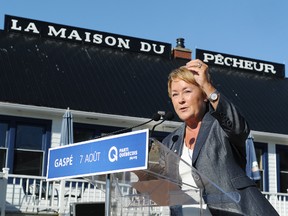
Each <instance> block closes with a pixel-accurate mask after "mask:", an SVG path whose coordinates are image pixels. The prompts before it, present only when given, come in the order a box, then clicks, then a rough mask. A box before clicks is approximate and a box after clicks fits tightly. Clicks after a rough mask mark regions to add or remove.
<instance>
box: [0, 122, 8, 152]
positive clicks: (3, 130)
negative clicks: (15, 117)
mask: <svg viewBox="0 0 288 216" xmlns="http://www.w3.org/2000/svg"><path fill="white" fill-rule="evenodd" d="M7 131H8V124H6V123H0V147H6V140H7Z"/></svg>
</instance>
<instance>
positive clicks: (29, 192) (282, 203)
mask: <svg viewBox="0 0 288 216" xmlns="http://www.w3.org/2000/svg"><path fill="white" fill-rule="evenodd" d="M6 185H7V186H6ZM111 188H112V189H111V191H110V192H111V197H112V203H111V206H110V207H111V209H112V212H113V214H112V215H130V214H131V213H132V212H133V213H132V214H135V213H136V215H137V209H138V210H139V207H138V208H137V207H136V208H135V207H134V208H133V207H131V206H130V207H129V203H127V200H123V197H124V196H125V195H128V194H133V193H135V194H136V191H133V190H134V189H133V188H131V186H130V185H124V184H122V185H121V184H119V185H115V184H113V183H112V185H111ZM0 191H1V193H0V209H1V216H5V213H6V216H16V215H26V216H30V215H36V214H37V215H51V216H52V215H62V216H64V215H65V216H66V215H67V216H68V215H71V216H73V209H72V207H73V204H76V203H78V204H79V203H105V192H106V181H105V180H98V179H89V180H87V179H82V178H81V179H68V180H65V181H64V180H63V181H62V180H61V181H49V182H47V181H46V179H45V177H35V176H25V175H15V174H8V169H5V168H4V169H3V173H0ZM263 194H264V195H265V197H266V198H267V199H268V200H269V201H270V202H271V204H272V205H273V206H274V207H275V209H276V210H277V211H278V213H279V214H280V215H281V216H285V215H288V194H285V193H268V192H263ZM139 202H141V201H139ZM142 210H143V209H142ZM144 211H145V212H147V214H145V215H169V210H168V208H167V207H153V208H149V210H148V209H146V210H144ZM148 212H149V213H148ZM114 213H115V214H114Z"/></svg>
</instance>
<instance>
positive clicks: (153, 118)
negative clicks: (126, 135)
mask: <svg viewBox="0 0 288 216" xmlns="http://www.w3.org/2000/svg"><path fill="white" fill-rule="evenodd" d="M160 119H161V114H160V111H158V112H157V113H155V114H153V116H152V118H151V119H150V120H149V121H146V122H144V123H141V124H138V125H134V126H132V127H129V128H123V129H121V130H118V131H113V132H111V133H108V134H104V135H101V136H98V137H95V139H99V138H102V137H106V136H111V135H114V134H118V133H123V132H126V131H128V130H131V129H133V128H136V127H140V126H142V125H145V124H148V123H150V122H152V121H159V120H160Z"/></svg>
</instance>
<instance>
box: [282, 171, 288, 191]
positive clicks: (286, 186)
mask: <svg viewBox="0 0 288 216" xmlns="http://www.w3.org/2000/svg"><path fill="white" fill-rule="evenodd" d="M280 193H288V173H283V172H282V173H280Z"/></svg>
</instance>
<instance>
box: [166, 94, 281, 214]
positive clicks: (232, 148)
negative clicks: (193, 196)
mask: <svg viewBox="0 0 288 216" xmlns="http://www.w3.org/2000/svg"><path fill="white" fill-rule="evenodd" d="M185 126H186V125H185V124H183V125H182V126H180V127H179V128H178V129H177V130H176V131H174V132H172V133H171V134H169V135H168V136H167V137H166V138H165V139H164V140H163V144H164V145H166V146H167V147H168V148H169V149H171V150H172V151H173V152H176V153H177V154H178V155H179V156H181V154H182V148H183V143H184V133H185ZM248 134H249V127H248V124H247V122H246V121H245V119H244V118H243V117H242V115H241V114H240V113H239V111H238V110H237V109H236V107H235V106H234V105H233V104H231V103H230V102H229V101H228V100H227V99H226V97H225V96H224V95H222V94H221V97H220V98H219V104H218V106H217V110H214V109H213V108H212V106H211V105H210V104H209V105H207V112H206V114H205V116H204V118H203V120H202V123H201V128H200V131H199V134H198V137H197V140H196V144H195V147H194V151H193V156H192V161H191V163H192V166H193V167H194V168H196V170H197V171H198V172H199V173H201V174H202V175H203V176H205V177H207V178H208V179H210V180H211V181H213V182H214V183H215V184H216V185H217V186H219V187H220V188H222V189H223V191H225V192H229V193H231V192H236V194H240V201H239V202H233V201H232V200H230V199H229V198H228V199H227V197H223V194H224V193H221V192H220V191H219V190H218V189H217V188H215V187H214V186H212V185H211V184H206V185H203V179H201V178H198V177H195V176H193V177H194V180H195V182H196V184H197V186H198V187H199V188H203V189H204V200H205V201H206V202H207V203H208V207H209V210H210V211H211V213H212V214H213V215H225V216H226V215H249V216H251V215H261V216H262V215H278V214H277V212H276V211H275V210H274V208H273V207H272V206H271V205H270V203H269V202H268V200H267V199H266V198H265V197H264V196H263V195H262V194H261V192H260V191H259V190H258V189H257V188H256V185H255V183H254V182H253V181H252V180H250V179H249V178H248V177H247V176H246V173H245V166H246V151H245V140H246V138H247V137H248ZM232 194H233V193H232ZM181 214H182V213H181V208H180V207H179V206H176V207H172V208H171V215H177V216H180V215H181Z"/></svg>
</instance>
